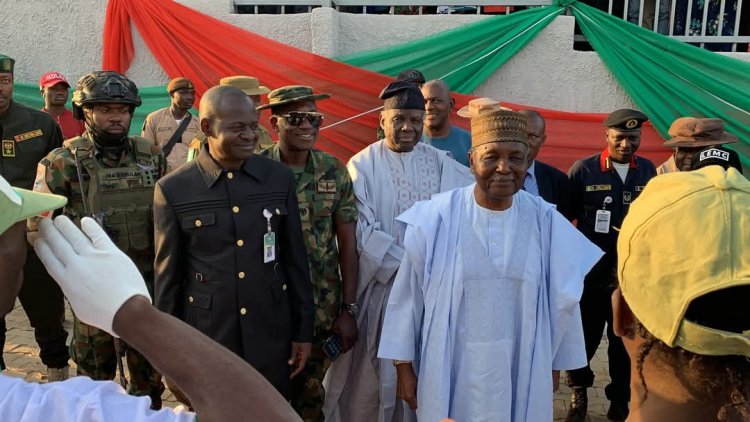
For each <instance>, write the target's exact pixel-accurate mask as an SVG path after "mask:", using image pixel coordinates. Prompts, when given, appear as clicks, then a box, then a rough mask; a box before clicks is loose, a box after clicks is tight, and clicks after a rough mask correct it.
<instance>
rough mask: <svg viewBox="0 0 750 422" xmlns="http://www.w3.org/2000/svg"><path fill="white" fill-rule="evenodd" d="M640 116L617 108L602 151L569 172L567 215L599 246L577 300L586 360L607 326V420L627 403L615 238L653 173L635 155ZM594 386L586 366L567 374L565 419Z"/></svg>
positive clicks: (582, 409)
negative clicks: (615, 302)
mask: <svg viewBox="0 0 750 422" xmlns="http://www.w3.org/2000/svg"><path fill="white" fill-rule="evenodd" d="M647 120H648V117H646V115H645V114H643V113H641V112H639V111H636V110H630V109H621V110H617V111H615V112H613V113H612V114H610V115H609V116H608V117H607V118H606V119H605V120H604V125H605V126H606V127H607V129H606V130H605V139H606V142H607V148H605V149H604V151H602V152H601V153H599V154H594V155H592V156H590V157H587V158H584V159H581V160H578V161H576V162H575V163H574V164H573V166H572V167H571V168H570V170H569V171H568V180H569V183H570V192H571V196H572V197H571V202H572V204H571V205H572V210H573V211H572V214H573V217H574V218H575V219H577V220H578V230H580V231H581V232H582V233H583V234H584V235H585V236H586V237H587V238H588V239H589V240H591V241H592V242H594V243H595V244H596V245H597V246H599V247H600V248H602V250H603V251H604V252H605V255H604V257H602V259H601V260H600V261H599V262H598V263H597V264H596V265H595V266H594V268H593V269H592V270H591V272H590V273H589V274H588V275H587V276H586V279H585V281H584V288H583V296H582V297H581V319H582V321H583V334H584V338H585V341H586V355H587V358H588V360H589V361H591V358H592V357H593V356H594V353H595V352H596V349H597V347H598V346H599V342H600V341H601V337H602V330H603V329H604V325H605V323H606V325H607V339H608V340H609V348H608V350H607V354H608V357H609V375H610V377H611V379H612V382H611V383H610V384H609V385H608V386H607V387H606V389H605V392H606V394H607V398H608V399H609V400H610V406H609V410H608V411H607V418H609V419H610V420H617V421H624V420H625V419H626V418H627V416H628V402H629V401H630V360H629V358H628V355H627V353H626V352H625V348H624V347H623V344H622V340H621V339H620V338H619V337H617V336H616V335H615V334H614V333H613V331H612V302H611V300H610V298H611V294H612V291H613V289H614V287H615V286H616V280H615V278H614V277H615V269H616V266H617V234H618V232H619V228H620V225H621V224H622V220H623V219H624V218H625V215H627V213H628V209H629V208H630V204H631V203H632V202H633V201H634V200H635V198H637V197H638V195H639V194H640V193H641V191H643V188H644V187H645V186H646V183H647V182H648V181H649V180H650V179H651V178H652V177H654V176H655V175H656V168H655V167H654V164H653V163H651V161H649V160H647V159H645V158H641V157H636V156H635V152H636V151H637V150H638V146H639V145H640V143H641V126H642V125H643V123H644V122H646V121H647ZM593 382H594V373H593V372H592V371H591V368H590V367H589V366H586V367H585V368H581V369H576V370H574V371H568V380H567V384H568V386H569V387H571V388H572V390H573V393H572V397H571V404H570V408H569V409H568V415H567V417H566V419H565V420H566V421H571V422H572V421H584V420H585V419H586V412H587V407H588V399H587V396H586V388H588V387H590V386H591V385H592V384H593Z"/></svg>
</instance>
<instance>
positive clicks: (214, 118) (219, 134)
mask: <svg viewBox="0 0 750 422" xmlns="http://www.w3.org/2000/svg"><path fill="white" fill-rule="evenodd" d="M199 114H200V121H201V131H203V133H204V134H205V135H206V138H208V151H209V153H210V154H211V157H213V159H214V160H216V161H217V162H218V163H219V165H220V166H221V167H223V168H224V169H227V170H228V169H238V168H240V166H241V165H242V163H243V162H244V161H245V160H246V159H247V158H249V157H250V156H251V155H253V151H254V149H255V143H256V140H257V131H258V112H257V111H256V110H255V105H254V104H253V101H252V100H251V99H250V98H248V96H247V94H245V93H244V92H242V91H240V90H239V89H237V88H235V87H232V86H215V87H213V88H211V89H209V90H208V91H206V93H205V94H204V95H203V98H201V103H200V108H199Z"/></svg>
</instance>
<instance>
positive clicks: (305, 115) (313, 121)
mask: <svg viewBox="0 0 750 422" xmlns="http://www.w3.org/2000/svg"><path fill="white" fill-rule="evenodd" d="M276 117H281V118H283V119H284V120H286V122H287V123H289V125H290V126H299V125H301V124H302V122H303V121H305V120H307V122H308V123H310V126H312V127H320V125H321V124H323V114H322V113H317V112H315V111H290V112H289V113H287V114H282V115H277V116H276Z"/></svg>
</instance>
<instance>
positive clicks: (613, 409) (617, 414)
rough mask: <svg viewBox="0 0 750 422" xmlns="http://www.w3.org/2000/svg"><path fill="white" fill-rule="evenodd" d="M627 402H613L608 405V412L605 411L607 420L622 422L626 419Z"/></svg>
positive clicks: (627, 412) (627, 411) (628, 411)
mask: <svg viewBox="0 0 750 422" xmlns="http://www.w3.org/2000/svg"><path fill="white" fill-rule="evenodd" d="M629 413H630V410H628V402H626V401H620V400H614V401H611V402H610V403H609V410H607V419H609V420H611V421H624V420H625V419H627V418H628V414H629Z"/></svg>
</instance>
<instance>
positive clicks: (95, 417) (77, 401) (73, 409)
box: [0, 375, 195, 422]
mask: <svg viewBox="0 0 750 422" xmlns="http://www.w3.org/2000/svg"><path fill="white" fill-rule="evenodd" d="M150 406H151V399H149V398H148V397H134V396H130V395H128V394H127V393H126V392H125V390H124V389H123V388H122V387H120V385H119V384H117V383H115V382H112V381H93V380H92V379H91V378H89V377H75V378H71V379H68V380H65V381H60V382H51V383H48V384H37V383H35V382H28V381H24V380H22V379H19V378H11V377H9V376H5V375H0V421H3V422H6V421H7V422H10V421H13V422H39V421H44V422H57V421H59V422H89V421H107V422H110V421H111V422H192V421H195V414H194V413H191V412H187V411H185V410H176V409H170V408H166V407H165V408H164V409H161V410H159V411H153V410H151V409H150Z"/></svg>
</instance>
